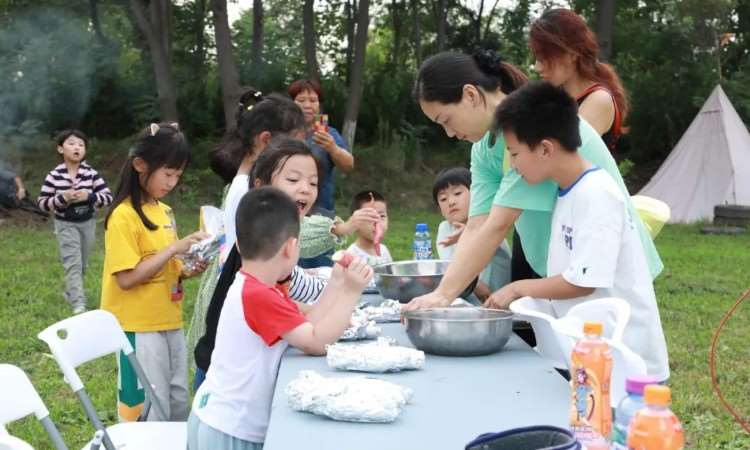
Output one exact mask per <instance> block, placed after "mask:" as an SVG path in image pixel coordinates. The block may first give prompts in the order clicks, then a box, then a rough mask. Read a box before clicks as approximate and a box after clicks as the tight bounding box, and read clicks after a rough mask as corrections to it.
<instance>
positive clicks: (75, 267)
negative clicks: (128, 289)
mask: <svg viewBox="0 0 750 450" xmlns="http://www.w3.org/2000/svg"><path fill="white" fill-rule="evenodd" d="M55 141H56V142H57V152H58V153H59V154H60V155H61V156H62V158H63V162H62V163H61V164H59V165H58V166H57V167H55V168H54V169H52V171H51V172H50V173H49V174H47V177H46V178H45V179H44V184H43V185H42V189H41V192H40V193H39V199H38V200H37V202H38V204H39V208H41V209H42V210H43V211H50V212H54V214H55V235H56V236H57V242H58V244H59V246H60V258H61V259H62V264H63V270H64V272H65V294H64V295H65V299H66V300H67V301H68V303H70V304H71V306H72V307H73V313H74V314H78V313H81V312H84V311H86V295H85V293H84V290H83V275H84V273H85V271H86V264H87V263H88V258H89V255H90V254H91V248H92V247H93V245H94V235H95V229H96V222H95V220H94V210H95V209H96V208H102V207H104V206H108V205H109V204H110V203H112V193H111V192H110V190H109V188H108V187H107V184H106V183H105V182H104V180H103V179H102V177H100V176H99V174H98V173H97V171H96V170H94V169H93V168H92V167H91V166H90V165H88V164H87V163H86V161H84V158H85V156H86V143H87V138H86V135H85V134H83V133H82V132H81V131H78V130H65V131H63V132H61V133H60V134H58V135H57V136H56V137H55Z"/></svg>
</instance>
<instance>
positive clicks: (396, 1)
mask: <svg viewBox="0 0 750 450" xmlns="http://www.w3.org/2000/svg"><path fill="white" fill-rule="evenodd" d="M403 12H404V2H403V0H393V3H392V4H391V20H392V21H393V50H392V52H391V63H392V64H393V65H394V66H398V65H399V64H401V40H402V35H403V29H404V22H403V17H402V14H403Z"/></svg>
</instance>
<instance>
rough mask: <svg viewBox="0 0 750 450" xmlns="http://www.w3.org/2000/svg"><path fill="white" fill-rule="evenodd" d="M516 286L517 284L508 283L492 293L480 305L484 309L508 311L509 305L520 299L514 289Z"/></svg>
mask: <svg viewBox="0 0 750 450" xmlns="http://www.w3.org/2000/svg"><path fill="white" fill-rule="evenodd" d="M517 286H518V283H517V282H514V283H508V284H506V285H505V286H503V287H502V288H500V289H498V290H497V291H495V292H493V293H492V295H490V296H489V297H487V300H486V301H485V302H484V303H483V304H482V306H483V307H485V308H491V309H508V306H510V304H511V303H513V302H514V301H516V300H517V299H519V298H520V297H521V295H520V294H519V293H518V292H517V291H518V290H517V289H516V288H517Z"/></svg>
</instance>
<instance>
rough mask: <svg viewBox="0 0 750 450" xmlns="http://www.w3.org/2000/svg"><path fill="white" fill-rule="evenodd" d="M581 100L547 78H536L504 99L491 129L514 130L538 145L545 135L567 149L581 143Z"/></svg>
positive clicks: (533, 145)
mask: <svg viewBox="0 0 750 450" xmlns="http://www.w3.org/2000/svg"><path fill="white" fill-rule="evenodd" d="M578 121H579V119H578V104H577V103H576V101H575V100H574V99H573V97H571V96H570V95H568V93H567V92H565V89H563V88H562V87H557V86H554V85H552V84H550V83H549V82H547V81H534V82H531V83H529V84H527V85H526V86H524V87H523V88H521V89H519V90H517V91H516V92H514V93H512V94H510V95H509V96H507V97H506V98H505V100H503V102H502V103H501V104H500V106H498V107H497V111H496V112H495V120H494V123H493V125H492V130H494V133H497V132H498V131H499V130H503V131H506V130H507V131H512V132H513V133H514V134H515V135H516V137H517V138H518V140H519V142H523V143H525V144H526V145H528V146H529V147H532V148H533V147H535V146H536V145H537V144H539V142H541V141H542V139H549V138H552V139H556V140H557V141H558V142H559V143H560V145H562V147H563V148H565V149H566V150H568V151H573V152H574V151H576V150H577V149H578V147H580V146H581V135H580V132H579V129H578V126H579V123H578Z"/></svg>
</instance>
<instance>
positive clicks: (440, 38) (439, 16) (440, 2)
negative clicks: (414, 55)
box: [435, 0, 448, 52]
mask: <svg viewBox="0 0 750 450" xmlns="http://www.w3.org/2000/svg"><path fill="white" fill-rule="evenodd" d="M447 7H448V2H447V1H446V0H437V3H436V5H435V19H436V20H437V51H438V52H442V51H443V50H445V26H446V16H447V14H448V11H447Z"/></svg>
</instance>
